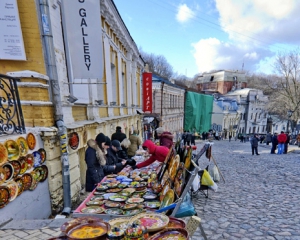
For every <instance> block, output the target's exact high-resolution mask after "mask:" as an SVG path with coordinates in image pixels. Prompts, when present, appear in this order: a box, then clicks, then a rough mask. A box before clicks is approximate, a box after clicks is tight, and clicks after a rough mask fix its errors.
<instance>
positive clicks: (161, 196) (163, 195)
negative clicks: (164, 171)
mask: <svg viewBox="0 0 300 240" xmlns="http://www.w3.org/2000/svg"><path fill="white" fill-rule="evenodd" d="M169 189H171V182H170V181H167V182H166V184H165V186H164V187H163V189H162V191H161V192H160V196H159V200H160V201H162V200H163V199H164V197H165V195H166V193H167V192H168V191H169Z"/></svg>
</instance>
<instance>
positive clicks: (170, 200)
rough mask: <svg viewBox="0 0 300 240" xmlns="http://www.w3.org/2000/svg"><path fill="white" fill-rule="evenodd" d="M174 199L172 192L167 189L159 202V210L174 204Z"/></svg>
mask: <svg viewBox="0 0 300 240" xmlns="http://www.w3.org/2000/svg"><path fill="white" fill-rule="evenodd" d="M174 198H175V196H174V191H173V190H172V189H169V190H168V191H167V193H166V194H165V196H164V198H163V200H162V202H161V205H160V209H161V208H164V207H167V206H169V205H170V204H172V203H173V202H174Z"/></svg>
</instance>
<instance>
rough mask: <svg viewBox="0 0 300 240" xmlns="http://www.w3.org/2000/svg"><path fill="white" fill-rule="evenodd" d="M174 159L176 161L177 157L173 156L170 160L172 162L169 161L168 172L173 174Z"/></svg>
mask: <svg viewBox="0 0 300 240" xmlns="http://www.w3.org/2000/svg"><path fill="white" fill-rule="evenodd" d="M174 159H175V156H172V158H170V160H169V163H168V172H171V167H172V166H173V162H174Z"/></svg>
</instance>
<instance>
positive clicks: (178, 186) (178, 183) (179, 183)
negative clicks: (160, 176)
mask: <svg viewBox="0 0 300 240" xmlns="http://www.w3.org/2000/svg"><path fill="white" fill-rule="evenodd" d="M183 188H184V179H178V178H175V182H174V188H173V189H174V192H175V193H176V195H177V197H180V196H181V193H182V190H183Z"/></svg>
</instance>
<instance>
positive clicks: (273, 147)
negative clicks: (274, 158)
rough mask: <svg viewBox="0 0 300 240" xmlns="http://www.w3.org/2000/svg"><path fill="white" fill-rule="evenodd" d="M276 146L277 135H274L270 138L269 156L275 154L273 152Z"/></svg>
mask: <svg viewBox="0 0 300 240" xmlns="http://www.w3.org/2000/svg"><path fill="white" fill-rule="evenodd" d="M277 145H278V140H277V133H274V135H273V137H272V148H271V154H275V150H276V148H277Z"/></svg>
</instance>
